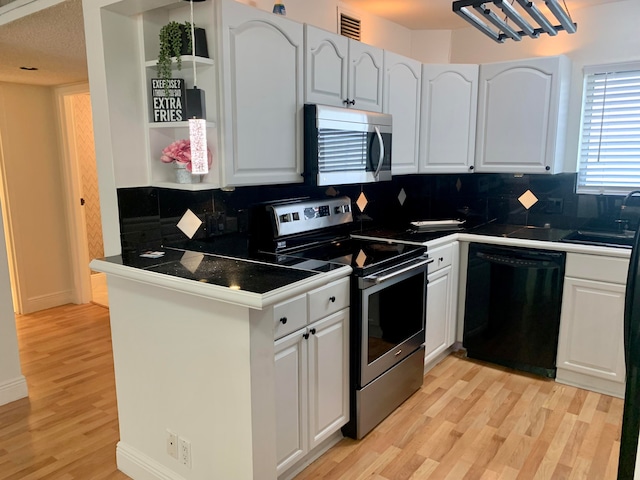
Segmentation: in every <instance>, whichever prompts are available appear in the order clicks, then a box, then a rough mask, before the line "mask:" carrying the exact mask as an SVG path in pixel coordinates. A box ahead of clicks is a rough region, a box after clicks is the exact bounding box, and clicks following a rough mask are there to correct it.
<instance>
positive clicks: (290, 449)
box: [274, 279, 349, 475]
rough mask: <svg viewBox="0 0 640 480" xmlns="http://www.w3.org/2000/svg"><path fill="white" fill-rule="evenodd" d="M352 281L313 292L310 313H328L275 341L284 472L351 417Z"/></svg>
mask: <svg viewBox="0 0 640 480" xmlns="http://www.w3.org/2000/svg"><path fill="white" fill-rule="evenodd" d="M348 280H349V279H344V280H340V281H337V282H334V283H332V284H329V285H327V286H325V287H322V288H320V289H317V290H314V291H313V292H309V293H308V294H307V299H308V306H309V312H308V316H307V318H311V319H314V318H317V315H318V314H319V312H322V311H324V312H325V313H327V315H326V316H324V317H323V318H321V319H319V320H316V321H311V322H310V323H309V324H308V325H305V326H304V327H303V328H300V329H298V330H296V331H295V332H293V333H290V334H288V335H286V336H284V337H282V338H280V339H277V340H276V342H275V347H274V350H275V378H276V389H275V391H276V455H277V474H278V475H281V474H282V473H284V472H286V471H287V470H288V469H289V468H291V467H292V466H294V465H295V464H296V463H297V462H298V461H300V460H301V459H302V458H304V457H305V456H306V455H307V454H308V453H309V452H311V451H312V450H313V449H314V448H315V447H317V446H318V445H320V444H321V443H322V442H323V441H325V440H326V439H328V438H329V437H330V436H331V435H332V434H334V433H335V432H337V431H338V430H339V429H340V428H341V427H342V426H343V425H344V424H345V423H347V421H348V420H349V383H348V382H349V308H348V300H349V296H348V292H349V289H348V287H349V281H348ZM325 297H326V302H325V301H323V300H322V299H323V298H325ZM298 298H299V297H298ZM297 301H299V300H297V299H293V300H292V303H295V302H297ZM344 302H347V303H346V308H345V305H344ZM336 308H341V309H340V310H338V311H334V310H335V309H336ZM274 310H275V309H274ZM281 310H282V307H281ZM291 320H292V318H290V319H289V320H288V321H291ZM287 323H288V322H287Z"/></svg>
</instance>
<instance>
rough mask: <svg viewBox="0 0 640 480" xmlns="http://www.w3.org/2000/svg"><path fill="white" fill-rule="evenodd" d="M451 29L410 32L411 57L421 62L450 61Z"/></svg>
mask: <svg viewBox="0 0 640 480" xmlns="http://www.w3.org/2000/svg"><path fill="white" fill-rule="evenodd" d="M451 34H452V31H451V30H414V31H413V32H411V55H409V56H410V57H411V58H415V59H416V60H419V61H421V62H422V63H450V62H449V58H450V54H451Z"/></svg>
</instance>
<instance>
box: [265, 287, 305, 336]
mask: <svg viewBox="0 0 640 480" xmlns="http://www.w3.org/2000/svg"><path fill="white" fill-rule="evenodd" d="M306 324H307V296H306V295H300V296H298V297H294V298H292V299H290V300H287V301H286V302H282V303H278V304H276V305H274V307H273V334H274V338H275V339H278V338H281V337H283V336H285V335H288V334H289V333H291V332H294V331H296V330H298V329H299V328H302V327H304V326H305V325H306Z"/></svg>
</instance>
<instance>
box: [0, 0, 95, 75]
mask: <svg viewBox="0 0 640 480" xmlns="http://www.w3.org/2000/svg"><path fill="white" fill-rule="evenodd" d="M20 67H37V68H38V70H37V71H25V70H20ZM86 80H87V55H86V50H85V43H84V23H83V18H82V0H66V1H64V2H62V3H59V4H58V5H55V6H53V7H49V8H47V9H45V10H41V11H39V12H36V13H33V14H31V15H28V16H26V17H23V18H20V19H18V20H14V21H13V22H10V23H7V24H5V25H2V26H0V81H3V82H12V83H26V84H33V85H62V84H68V83H76V82H81V81H86Z"/></svg>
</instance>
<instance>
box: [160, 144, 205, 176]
mask: <svg viewBox="0 0 640 480" xmlns="http://www.w3.org/2000/svg"><path fill="white" fill-rule="evenodd" d="M207 155H208V158H209V167H211V164H212V163H213V156H212V155H211V150H209V149H207ZM160 160H162V161H163V162H164V163H173V162H177V163H186V164H187V165H186V168H187V171H189V172H190V171H191V142H190V141H189V139H184V140H176V141H175V142H173V143H172V144H171V145H169V146H168V147H165V148H164V150H162V156H161V157H160Z"/></svg>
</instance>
